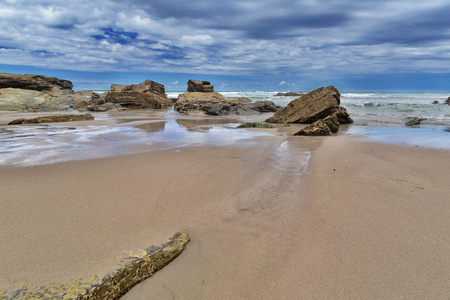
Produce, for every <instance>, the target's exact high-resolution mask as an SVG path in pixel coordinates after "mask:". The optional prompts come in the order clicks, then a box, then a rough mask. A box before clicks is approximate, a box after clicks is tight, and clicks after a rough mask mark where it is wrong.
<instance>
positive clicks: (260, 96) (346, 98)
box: [167, 91, 450, 126]
mask: <svg viewBox="0 0 450 300" xmlns="http://www.w3.org/2000/svg"><path fill="white" fill-rule="evenodd" d="M179 93H182V92H168V93H167V95H168V97H169V98H176V97H177V96H178V94H179ZM220 93H221V94H222V95H224V96H225V97H247V98H249V99H250V100H252V101H273V102H274V103H275V104H277V105H279V106H286V105H287V104H289V102H290V101H292V100H294V99H296V98H298V97H295V96H294V97H284V96H275V94H277V93H278V92H277V91H273V92H261V91H250V92H220ZM449 96H450V93H341V105H342V106H343V107H345V108H346V109H347V111H348V113H349V114H350V116H351V117H352V118H353V120H354V121H355V124H356V125H382V124H404V123H405V122H406V120H407V118H410V117H419V118H424V119H425V120H423V121H422V124H429V125H441V126H450V105H443V104H442V103H443V102H444V101H445V100H446V99H447V98H448V97H449ZM434 101H438V102H439V103H440V104H432V103H433V102H434Z"/></svg>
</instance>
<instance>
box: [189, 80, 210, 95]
mask: <svg viewBox="0 0 450 300" xmlns="http://www.w3.org/2000/svg"><path fill="white" fill-rule="evenodd" d="M187 85H188V88H187V91H188V92H200V93H210V92H214V86H213V85H211V83H210V82H209V81H201V80H194V79H189V80H188V82H187Z"/></svg>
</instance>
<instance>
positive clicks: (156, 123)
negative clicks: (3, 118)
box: [0, 112, 271, 166]
mask: <svg viewBox="0 0 450 300" xmlns="http://www.w3.org/2000/svg"><path fill="white" fill-rule="evenodd" d="M169 113H170V112H169ZM118 120H120V121H118V122H117V120H112V122H111V124H107V125H89V126H76V127H67V126H58V125H51V126H47V125H38V126H36V125H23V126H8V127H7V128H3V129H2V130H0V165H19V166H28V165H39V164H48V163H55V162H62V161H68V160H82V159H93V158H102V157H108V156H116V155H124V154H131V153H142V152H150V151H157V150H165V149H176V148H180V147H185V146H211V147H216V146H243V147H255V146H257V145H258V143H260V142H258V141H256V140H254V138H255V137H260V136H270V135H271V133H267V132H262V131H254V130H246V129H236V127H237V126H238V125H239V124H240V123H237V122H236V121H235V120H234V121H233V120H230V119H225V120H223V119H222V120H214V119H203V120H201V121H199V120H195V119H169V120H165V121H161V120H151V119H147V121H145V118H144V119H142V118H138V117H136V118H133V117H130V116H129V118H128V121H124V120H123V119H118ZM136 123H137V124H136Z"/></svg>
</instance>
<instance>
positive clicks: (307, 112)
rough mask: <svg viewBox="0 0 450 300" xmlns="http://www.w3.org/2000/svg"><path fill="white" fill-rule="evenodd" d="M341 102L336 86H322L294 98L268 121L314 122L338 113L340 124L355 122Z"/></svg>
mask: <svg viewBox="0 0 450 300" xmlns="http://www.w3.org/2000/svg"><path fill="white" fill-rule="evenodd" d="M339 104H340V94H339V91H338V90H337V89H336V88H335V87H334V86H328V87H325V88H324V87H321V88H319V89H317V90H314V91H312V92H311V93H308V94H306V95H303V96H301V97H300V98H297V99H294V100H292V101H291V102H290V103H289V104H288V105H287V106H286V107H283V108H281V109H280V110H278V111H277V112H276V113H275V114H274V116H273V117H271V118H269V119H267V120H266V122H269V123H312V122H315V121H317V120H319V119H323V118H325V117H327V116H329V115H332V114H337V116H338V121H339V123H340V124H348V123H353V120H352V119H351V118H350V116H349V115H348V113H347V111H346V110H345V108H343V107H341V106H339Z"/></svg>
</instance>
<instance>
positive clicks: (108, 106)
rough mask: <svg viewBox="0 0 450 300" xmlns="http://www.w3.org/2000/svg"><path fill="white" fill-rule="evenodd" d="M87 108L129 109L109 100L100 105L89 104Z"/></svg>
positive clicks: (103, 110) (99, 109) (99, 110)
mask: <svg viewBox="0 0 450 300" xmlns="http://www.w3.org/2000/svg"><path fill="white" fill-rule="evenodd" d="M86 109H87V110H89V111H96V112H105V111H123V110H128V109H127V108H126V107H123V106H122V105H120V104H116V103H110V102H107V103H105V104H100V105H89V106H87V107H86Z"/></svg>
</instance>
